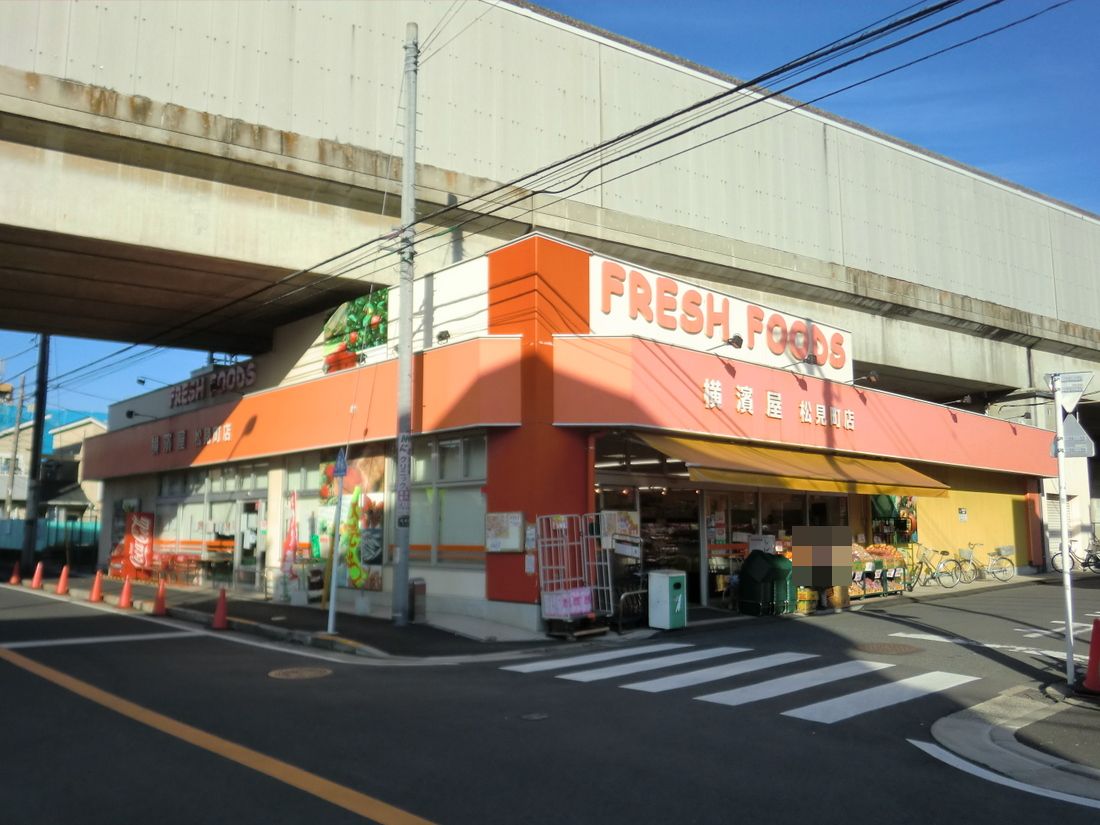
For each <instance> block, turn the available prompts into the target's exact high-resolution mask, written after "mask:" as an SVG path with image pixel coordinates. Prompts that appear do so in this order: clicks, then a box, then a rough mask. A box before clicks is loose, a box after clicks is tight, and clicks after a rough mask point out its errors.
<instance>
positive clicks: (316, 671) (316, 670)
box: [267, 667, 332, 679]
mask: <svg viewBox="0 0 1100 825" xmlns="http://www.w3.org/2000/svg"><path fill="white" fill-rule="evenodd" d="M267 675H268V676H270V677H271V678H272V679H323V678H324V677H326V676H331V675H332V671H331V670H329V669H328V668H327V667H284V668H280V669H278V670H273V671H271V672H270V673H269V674H267Z"/></svg>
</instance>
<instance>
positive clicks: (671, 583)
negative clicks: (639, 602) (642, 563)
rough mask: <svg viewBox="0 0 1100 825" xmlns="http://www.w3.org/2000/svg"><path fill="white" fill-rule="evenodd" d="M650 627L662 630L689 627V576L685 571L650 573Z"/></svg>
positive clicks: (654, 571)
mask: <svg viewBox="0 0 1100 825" xmlns="http://www.w3.org/2000/svg"><path fill="white" fill-rule="evenodd" d="M649 626H650V627H655V628H659V629H661V630H676V629H678V628H681V627H687V574H686V573H684V571H683V570H651V571H649Z"/></svg>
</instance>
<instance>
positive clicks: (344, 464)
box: [332, 447, 348, 478]
mask: <svg viewBox="0 0 1100 825" xmlns="http://www.w3.org/2000/svg"><path fill="white" fill-rule="evenodd" d="M332 474H333V475H334V476H335V477H336V478H343V477H344V476H346V475H347V474H348V451H347V449H346V448H344V447H341V448H340V452H338V453H337V454H336V467H335V468H334V469H333V471H332Z"/></svg>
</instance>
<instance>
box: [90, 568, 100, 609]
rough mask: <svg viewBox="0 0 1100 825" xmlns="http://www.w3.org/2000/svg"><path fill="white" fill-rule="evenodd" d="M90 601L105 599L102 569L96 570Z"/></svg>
mask: <svg viewBox="0 0 1100 825" xmlns="http://www.w3.org/2000/svg"><path fill="white" fill-rule="evenodd" d="M88 601H90V602H101V601H103V571H102V570H96V571H95V581H94V582H92V592H91V594H90V595H89V596H88Z"/></svg>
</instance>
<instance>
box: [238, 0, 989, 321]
mask: <svg viewBox="0 0 1100 825" xmlns="http://www.w3.org/2000/svg"><path fill="white" fill-rule="evenodd" d="M960 2H961V0H946V2H941V3H937V4H935V5H934V6H930V7H927V8H925V9H922V10H921V11H920V12H917V13H914V14H910V15H906V16H905V17H902V18H900V19H897V20H894V22H892V23H889V24H887V25H885V26H878V27H875V26H876V24H874V23H872V24H870V25H869V26H864V27H863V28H861V29H859V30H857V31H856V32H855V33H853V34H852V35H848V36H846V37H844V38H840V39H838V40H834V41H832V42H831V43H829V44H827V45H826V46H823V47H820V48H818V49H815V50H814V51H813V52H810V53H809V54H808V55H805V56H803V57H801V58H798V59H796V60H794V61H790V62H789V63H787V64H785V65H784V66H782V67H780V68H779V69H773V70H771V71H769V72H765V73H764V74H761V75H758V76H757V78H754V79H753V80H750V81H746V82H744V83H740V84H737V85H735V86H734V87H732V88H730V89H727V90H724V91H722V92H720V93H717V94H715V95H712V96H710V97H708V98H705V99H703V100H702V101H698V102H697V103H694V104H692V105H690V106H687V107H684V108H682V109H680V110H678V111H676V112H673V113H672V114H669V115H665V116H662V117H660V118H657V119H656V120H652V121H650V122H649V123H647V124H644V125H642V126H639V127H636V128H634V129H632V130H630V131H628V132H625V133H623V134H621V135H619V136H617V137H615V138H612V139H610V140H607V141H604V142H602V143H600V144H597V145H596V146H594V147H590V148H588V149H586V150H583V151H581V152H578V153H575V154H573V155H571V156H569V157H567V158H566V159H564V160H562V161H557V162H555V163H552V164H548V165H547V166H544V167H542V168H541V169H538V170H536V171H535V172H530V173H527V174H525V175H522V176H520V177H518V178H515V179H513V180H512V181H510V182H509V183H505V184H500V185H498V186H496V187H493V188H492V189H490V190H488V191H487V192H484V193H481V194H479V195H476V196H472V197H468V198H466V199H465V200H463V201H460V202H458V203H455V204H448V205H447V206H445V207H441V208H439V209H437V210H435V211H433V212H431V213H429V214H427V215H424V216H421V217H420V218H419V219H418V221H417V223H418V224H423V223H426V222H428V221H431V220H433V219H435V218H438V217H441V216H442V215H445V214H447V213H449V212H452V211H457V210H459V209H463V208H464V207H466V206H468V205H470V204H472V203H474V202H476V201H489V203H494V202H495V203H497V206H496V208H494V209H490V210H488V211H487V212H486V211H484V210H481V211H479V213H478V214H477V215H474V216H472V217H470V218H468V219H466V220H465V221H461V222H459V223H458V224H457V225H454V226H452V227H451V230H448V231H453V229H455V228H459V227H462V226H464V225H466V224H468V223H472V222H475V221H478V220H481V219H483V218H486V217H489V216H491V215H493V214H495V213H496V212H499V211H500V210H501V209H505V208H508V207H509V206H514V205H516V204H518V203H521V202H522V201H524V200H527V199H528V198H531V197H533V196H534V195H537V194H557V192H555V191H554V190H552V189H546V188H543V189H531V190H528V191H525V192H524V193H523V194H521V195H519V196H518V197H515V198H513V199H512V200H511V201H508V202H500V201H499V200H496V201H493V200H489V198H490V196H492V195H498V194H501V193H504V192H506V190H510V189H514V188H515V186H516V185H517V184H518V182H522V181H524V180H528V179H534V180H532V181H531V185H538V184H540V183H541V184H544V185H549V184H550V183H552V182H556V181H553V178H547V177H546V176H547V175H548V174H555V173H557V174H559V175H560V174H561V170H563V169H568V168H569V166H570V165H571V164H576V163H578V162H586V161H587V160H588V158H590V157H591V155H592V154H594V153H595V152H596V151H599V150H601V149H603V148H607V147H611V146H613V145H615V144H617V143H623V142H628V141H629V140H630V139H632V138H634V137H636V136H640V135H641V134H643V133H644V132H646V131H649V130H651V129H653V128H654V127H655V126H660V125H664V124H667V123H670V122H671V121H673V120H675V119H676V118H678V117H681V116H682V115H684V114H685V113H687V114H690V113H692V112H695V111H697V110H699V109H702V108H704V107H707V106H711V105H713V104H715V103H717V102H721V101H724V100H725V99H726V98H728V97H730V96H731V95H732V94H734V93H735V92H738V91H740V90H743V89H746V88H748V87H750V86H755V85H757V84H758V83H759V82H761V81H762V80H766V79H774V78H776V77H779V76H782V75H783V74H785V73H786V72H787V71H788V67H801V68H804V67H807V66H813V65H820V64H821V62H822V61H823V60H824V59H826V58H828V57H829V56H830V55H831V53H832V52H840V51H845V52H847V51H850V49H851V46H852V44H853V43H862V44H867V43H871V42H875V41H877V40H878V39H881V38H882V37H884V36H886V35H887V34H888V33H890V32H893V31H896V30H899V29H900V28H902V27H906V26H909V25H914V24H915V23H916V22H919V21H920V20H922V19H925V18H927V17H928V16H930V15H931V14H934V13H938V12H939V11H942V10H944V9H947V8H950V7H952V6H955V5H958V4H959V3H960ZM1002 2H1004V0H991V2H988V3H986V4H985V5H983V6H981V7H979V8H978V9H975V10H973V11H971V12H968V13H966V14H965V15H960V16H959V17H957V18H954V19H953V20H951V21H948V22H947V23H945V24H942V25H947V24H949V23H951V22H955V21H957V20H959V19H962V18H963V17H966V16H970V15H971V14H976V13H978V12H980V11H984V10H985V9H987V8H989V7H991V6H994V5H998V4H1000V3H1002ZM911 8H913V5H910V6H907V7H905V9H902V10H901V11H900V12H897V13H895V14H894V15H890V16H889V17H886V18H882V20H890V19H892V18H896V17H897V16H898V15H899V14H902V13H903V12H905V11H907V10H908V9H911ZM876 22H881V21H876ZM942 25H941V26H937V27H932V28H931V29H927V30H925V31H924V32H922V33H920V34H918V35H915V36H914V37H919V36H924V34H927V33H929V32H931V31H935V30H936V29H938V28H942ZM911 39H912V38H909V39H906V40H903V41H899V42H897V43H895V44H893V45H891V46H889V47H886V48H896V47H897V46H899V45H903V44H904V43H905V42H909V40H911ZM886 48H884V49H882V50H878V51H876V52H873V53H870V54H868V55H866V56H864V57H862V58H855V59H852V60H850V61H847V62H846V63H844V64H842V65H841V66H838V67H836V68H835V69H833V70H832V71H837V70H839V69H840V68H845V67H846V66H849V65H852V64H854V63H857V62H859V61H860V60H861V59H867V58H868V57H871V56H873V55H874V54H878V53H881V51H884V50H886ZM828 73H830V72H823V73H819V74H818V75H815V76H813V77H811V78H808V79H807V80H805V81H802V83H806V82H811V81H812V80H815V79H819V78H820V77H822V76H824V74H828ZM798 85H801V83H797V84H792V85H791V86H788V87H786V89H784V91H786V90H789V89H791V88H794V87H796V86H798ZM776 94H779V93H772V94H770V95H767V96H765V97H763V98H757V99H754V100H752V101H750V102H749V103H748V104H745V106H742V107H739V108H737V109H734V110H732V111H731V112H729V113H727V114H732V113H734V112H737V111H741V109H743V108H747V107H748V106H751V105H756V104H757V103H760V102H763V100H767V99H769V98H770V97H775V96H776ZM724 116H726V115H719V116H715V117H713V118H710V119H709V120H707V121H704V122H702V123H700V124H698V125H697V126H695V127H683V128H681V130H680V131H679V132H677V133H676V134H673V135H670V136H666V137H665V138H663V139H662V140H660V141H657V142H655V143H651V144H650V145H649V146H645V147H642V149H638V150H636V151H634V152H631V153H629V154H625V155H620V156H618V157H615V158H612V159H611V160H609V161H604V162H602V163H600V164H598V165H597V166H596V167H594V168H592V169H589V170H588V171H587V172H585V173H583V174H581V173H579V172H578V174H580V177H579V179H578V180H577V181H576V182H575V183H574V184H573V186H577V185H580V183H582V182H583V180H584V179H585V178H587V177H588V175H590V174H591V173H592V172H593V171H596V170H598V169H600V168H603V167H604V166H607V165H609V164H610V163H614V162H618V161H619V160H622V159H625V158H627V157H630V156H632V155H633V154H637V153H638V152H640V151H644V150H645V149H648V148H652V147H653V146H656V145H659V143H662V142H665V141H667V140H670V139H672V138H674V137H678V136H681V135H683V134H686V133H687V132H690V131H693V130H694V128H701V127H702V126H704V125H707V123H709V122H711V121H712V120H715V119H718V118H719V117H724ZM628 145H629V143H628ZM585 191H588V190H585ZM525 211H530V210H525ZM499 223H500V222H498V223H495V224H494V226H496V225H499ZM393 234H396V233H391V235H389V236H383V237H392V236H393ZM420 234H423V232H422V233H420ZM416 240H419V238H416ZM364 246H366V245H364ZM361 248H362V247H361ZM391 254H393V253H392V252H385V253H383V254H382V255H379V256H376V257H374V258H371V259H369V260H367V261H364V262H361V263H359V264H357V265H356V267H354V268H361V267H362V266H367V265H370V264H372V263H377V262H379V261H381V260H384V259H385V258H387V257H389V256H390V255H391ZM349 271H352V267H348V268H344V269H340V270H337V272H336V273H333V274H330V275H328V276H326V277H325V278H323V279H322V280H321V281H320V282H319V283H324V282H326V281H328V280H332V279H334V278H336V277H340V276H342V275H346V274H347V273H348V272H349ZM310 286H311V287H316V286H317V284H311V285H310ZM306 288H307V287H306V286H299V287H298V288H297V289H296V290H291V291H290V292H289V293H287V294H286V295H282V296H277V297H275V298H272V299H269V300H268V301H266V302H263V303H262V304H260V306H259V308H263V307H264V306H267V305H270V304H272V303H275V302H277V301H279V300H281V299H283V298H285V297H287V296H288V295H292V294H295V293H296V292H299V291H302V290H303V289H306Z"/></svg>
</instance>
